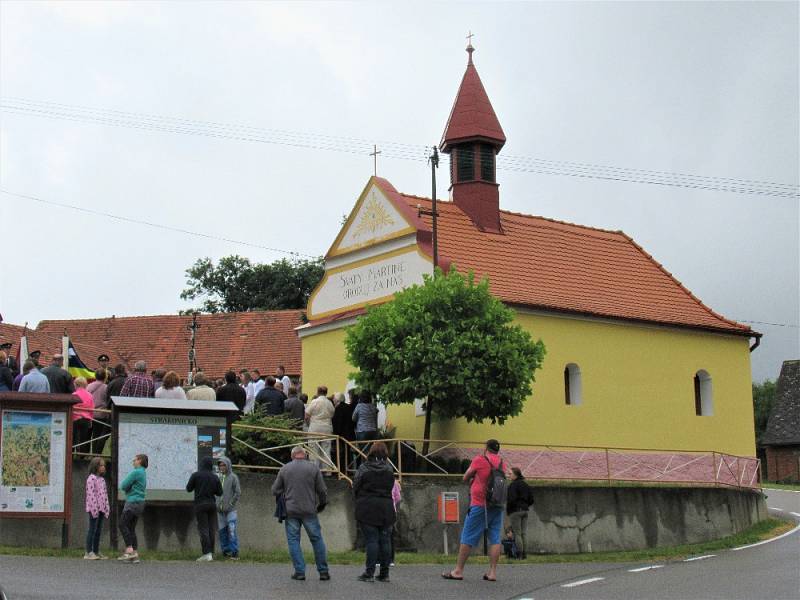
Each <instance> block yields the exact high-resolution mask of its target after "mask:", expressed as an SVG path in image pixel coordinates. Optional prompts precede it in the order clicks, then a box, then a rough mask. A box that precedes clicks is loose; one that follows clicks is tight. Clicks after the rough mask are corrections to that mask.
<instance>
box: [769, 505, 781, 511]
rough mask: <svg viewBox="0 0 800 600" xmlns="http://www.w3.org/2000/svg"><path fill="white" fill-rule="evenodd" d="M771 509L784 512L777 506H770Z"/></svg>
mask: <svg viewBox="0 0 800 600" xmlns="http://www.w3.org/2000/svg"><path fill="white" fill-rule="evenodd" d="M769 509H770V510H779V511H780V512H784V510H783V509H782V508H778V507H777V506H770V507H769Z"/></svg>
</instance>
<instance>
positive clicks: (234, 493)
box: [217, 456, 242, 560]
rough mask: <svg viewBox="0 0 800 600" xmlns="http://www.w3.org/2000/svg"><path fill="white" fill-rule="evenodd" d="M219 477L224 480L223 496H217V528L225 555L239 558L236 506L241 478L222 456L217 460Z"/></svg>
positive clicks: (240, 493) (240, 489)
mask: <svg viewBox="0 0 800 600" xmlns="http://www.w3.org/2000/svg"><path fill="white" fill-rule="evenodd" d="M217 466H218V467H219V478H220V481H221V482H222V496H218V497H217V528H218V529H219V545H220V547H221V548H222V554H223V556H226V557H228V558H230V559H231V560H239V536H238V535H237V534H236V527H237V522H238V518H237V514H236V506H237V505H238V504H239V498H240V497H241V495H242V488H241V486H240V485H239V478H238V477H237V476H236V473H234V472H233V468H232V467H231V461H230V459H229V458H228V457H226V456H222V457H220V458H219V459H218V461H217Z"/></svg>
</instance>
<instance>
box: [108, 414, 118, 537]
mask: <svg viewBox="0 0 800 600" xmlns="http://www.w3.org/2000/svg"><path fill="white" fill-rule="evenodd" d="M118 440H119V409H117V406H116V405H115V404H114V403H113V402H112V403H111V507H110V508H111V514H110V515H109V516H108V528H109V529H110V530H111V531H110V532H109V533H110V534H111V540H110V541H111V548H112V549H113V550H115V551H116V550H117V544H119V531H118V530H117V523H118V522H119V508H118V507H117V500H118V493H117V487H118V485H119V484H118V483H117V481H118V479H117V478H118V477H119V474H118V473H117V461H118V457H119V443H118Z"/></svg>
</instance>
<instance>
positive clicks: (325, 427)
mask: <svg viewBox="0 0 800 600" xmlns="http://www.w3.org/2000/svg"><path fill="white" fill-rule="evenodd" d="M333 412H334V408H333V403H332V402H331V401H330V400H328V399H327V398H326V397H325V396H317V397H316V398H314V399H313V400H312V401H311V402H309V403H308V406H306V415H308V416H309V417H310V419H311V420H310V421H309V423H308V430H309V431H311V432H318V433H331V432H332V431H333V423H332V422H331V419H332V418H333Z"/></svg>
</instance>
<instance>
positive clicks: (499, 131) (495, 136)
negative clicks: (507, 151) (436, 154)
mask: <svg viewBox="0 0 800 600" xmlns="http://www.w3.org/2000/svg"><path fill="white" fill-rule="evenodd" d="M477 138H484V139H488V140H491V141H493V142H495V143H496V144H497V146H498V150H499V149H500V148H502V147H503V144H505V143H506V135H505V133H503V128H502V127H500V121H498V120H497V115H496V114H495V113H494V108H492V103H491V102H490V101H489V96H488V95H487V94H486V90H485V89H484V87H483V82H481V78H480V76H479V75H478V71H477V69H475V65H473V64H472V54H471V53H470V60H469V64H468V65H467V70H466V71H465V72H464V77H463V79H462V80H461V85H460V86H459V88H458V93H457V94H456V99H455V102H453V108H452V110H451V111H450V117H449V118H448V119H447V125H446V126H445V128H444V133H443V134H442V142H441V144H440V145H441V148H442V150H443V151H447V149H448V147H449V145H450V144H453V143H457V142H460V141H466V140H470V139H477Z"/></svg>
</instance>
